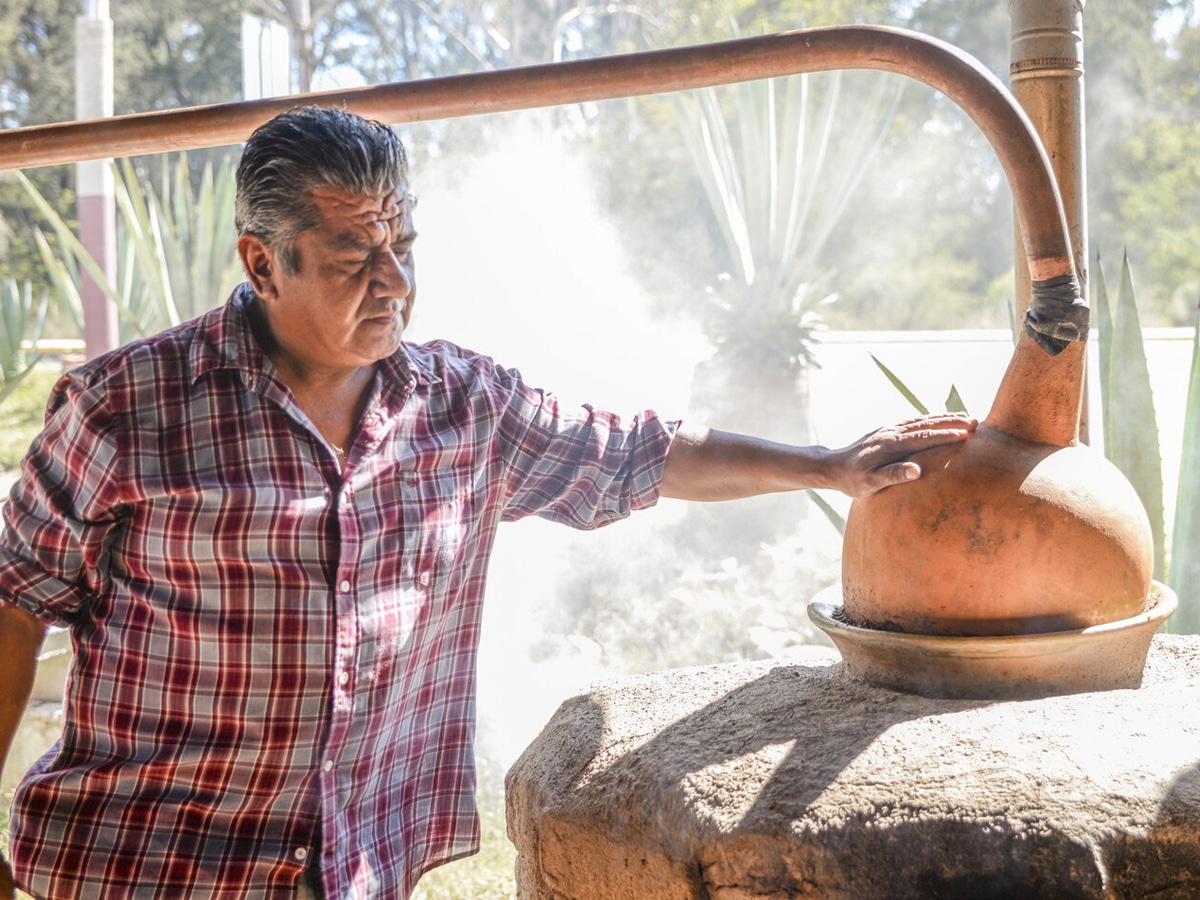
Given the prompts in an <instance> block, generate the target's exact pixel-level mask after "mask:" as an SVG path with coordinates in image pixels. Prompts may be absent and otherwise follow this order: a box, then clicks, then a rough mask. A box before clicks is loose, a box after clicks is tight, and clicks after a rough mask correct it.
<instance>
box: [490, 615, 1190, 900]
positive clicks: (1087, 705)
mask: <svg viewBox="0 0 1200 900" xmlns="http://www.w3.org/2000/svg"><path fill="white" fill-rule="evenodd" d="M1198 711H1200V637H1196V636H1186V637H1185V636H1158V637H1156V638H1155V640H1154V644H1153V646H1152V648H1151V653H1150V657H1149V660H1148V663H1147V668H1146V672H1145V676H1144V679H1143V683H1142V687H1141V688H1140V689H1138V690H1121V691H1108V692H1102V693H1088V694H1075V695H1070V696H1060V697H1050V698H1046V699H1041V700H1031V701H1020V702H1015V701H1010V702H985V701H968V700H932V699H926V698H922V697H917V696H912V695H908V694H901V693H895V692H893V691H890V690H888V689H886V688H879V687H873V686H871V685H868V684H865V683H863V682H861V681H859V680H857V679H856V678H854V677H853V676H851V675H850V674H849V673H848V672H847V671H846V670H845V667H844V665H843V664H841V663H840V662H837V661H836V657H832V658H831V657H828V656H825V657H823V658H819V657H814V658H813V659H811V660H804V661H802V662H800V663H795V662H792V661H787V662H781V661H767V662H757V663H746V664H735V665H725V666H715V667H709V668H696V669H684V670H677V671H672V672H664V673H658V674H654V675H646V676H639V677H634V678H629V679H624V680H621V681H618V682H614V683H610V684H605V685H601V686H599V687H597V688H595V689H594V690H592V691H591V693H588V694H586V695H584V696H579V697H575V698H573V699H571V700H569V701H567V702H566V703H564V704H563V706H562V707H561V708H560V709H559V710H558V712H557V713H556V714H555V715H554V717H553V718H552V719H551V721H550V723H549V724H548V725H547V726H546V728H545V730H544V731H543V732H542V734H541V735H540V736H539V737H538V738H537V739H536V740H535V741H534V742H533V744H532V745H531V746H530V747H529V748H528V749H527V750H526V752H525V753H524V754H523V755H522V756H521V758H520V759H519V760H518V761H517V762H516V764H515V765H514V766H513V768H512V770H511V771H510V772H509V775H508V783H507V794H508V830H509V836H510V837H511V838H512V840H513V842H514V843H515V844H516V846H517V850H518V854H519V855H518V859H517V887H518V894H519V896H520V897H522V898H523V900H590V898H597V900H599V898H605V900H635V898H636V900H643V898H650V897H653V898H662V900H749V898H763V897H767V898H795V897H820V898H838V900H842V898H845V900H851V898H853V900H873V898H892V900H898V898H922V900H926V898H941V897H946V898H950V897H953V898H972V900H986V898H1007V900H1011V898H1041V897H1046V898H1105V900H1109V898H1134V897H1139V898H1140V897H1155V898H1200V713H1198Z"/></svg>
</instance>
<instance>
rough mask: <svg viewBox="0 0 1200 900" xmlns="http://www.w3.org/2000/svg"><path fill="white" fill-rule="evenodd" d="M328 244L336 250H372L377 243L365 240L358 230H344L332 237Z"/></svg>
mask: <svg viewBox="0 0 1200 900" xmlns="http://www.w3.org/2000/svg"><path fill="white" fill-rule="evenodd" d="M328 246H329V247H331V248H332V249H334V250H370V249H372V247H374V246H375V245H374V244H369V243H367V242H366V241H364V240H363V239H362V234H361V233H360V232H358V231H343V232H340V233H338V234H335V235H334V236H333V237H331V238H330V239H329V241H328Z"/></svg>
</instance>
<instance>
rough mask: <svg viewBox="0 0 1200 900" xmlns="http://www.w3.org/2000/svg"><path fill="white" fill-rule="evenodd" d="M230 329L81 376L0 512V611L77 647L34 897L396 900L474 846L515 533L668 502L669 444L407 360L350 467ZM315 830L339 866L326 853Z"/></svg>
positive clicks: (428, 351) (49, 757)
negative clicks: (301, 885) (500, 533)
mask: <svg viewBox="0 0 1200 900" xmlns="http://www.w3.org/2000/svg"><path fill="white" fill-rule="evenodd" d="M251 296H252V295H251V294H250V293H249V290H248V288H247V287H246V286H243V287H241V288H239V289H238V290H237V291H235V292H234V295H233V297H231V299H230V301H229V302H228V303H227V304H226V305H225V306H223V307H221V308H219V309H216V310H214V311H212V312H210V313H208V314H206V315H204V316H202V317H201V318H200V319H198V320H196V321H195V322H192V323H189V324H186V325H183V326H180V327H178V328H174V329H172V330H170V331H167V332H164V333H163V334H160V335H157V336H155V337H152V338H149V339H146V340H143V341H140V342H137V343H135V344H132V345H130V346H128V347H126V348H123V349H122V350H119V351H117V352H115V353H112V354H109V355H106V356H104V357H101V358H99V359H97V360H95V361H92V362H90V363H88V364H87V365H84V366H83V367H81V368H79V369H77V370H75V371H73V372H71V373H69V374H67V375H65V376H64V377H63V379H62V380H61V381H60V382H59V384H58V386H57V387H56V389H55V391H54V393H53V395H52V396H51V399H50V403H49V406H48V409H47V414H46V428H45V431H44V432H43V433H42V435H41V436H40V437H38V438H37V440H36V441H35V442H34V443H33V445H32V447H31V449H30V452H29V456H28V457H27V459H26V461H25V464H24V469H23V474H22V478H21V480H20V481H19V482H18V483H17V485H16V486H15V487H14V488H13V492H12V495H11V498H10V501H9V503H8V504H7V505H6V506H5V508H4V519H5V528H4V532H3V538H2V540H0V602H4V603H8V604H16V605H17V606H20V607H21V608H23V609H25V610H28V611H29V612H31V613H33V614H34V615H36V616H38V617H39V618H41V619H42V620H43V621H45V622H47V623H57V624H61V625H66V626H68V627H69V628H70V630H71V634H72V638H73V644H74V648H75V657H74V667H73V670H72V672H71V675H70V679H69V681H68V686H67V690H66V714H65V726H64V729H63V734H62V738H61V740H60V742H59V743H57V744H56V745H55V746H54V747H53V748H52V749H51V750H50V751H49V752H48V753H47V754H46V755H45V756H44V757H43V758H42V759H41V760H40V761H39V762H38V763H37V764H36V765H35V766H34V767H33V769H32V770H31V771H30V772H29V774H28V775H27V776H26V778H25V780H24V781H23V782H22V784H21V786H20V787H19V789H18V791H17V794H16V797H15V799H14V802H13V815H12V823H11V824H12V838H11V855H12V863H13V867H14V869H15V871H16V875H17V881H18V884H19V885H20V886H22V887H23V888H24V889H25V890H27V891H29V892H30V893H32V894H34V895H36V896H42V897H100V896H103V897H124V896H130V897H133V896H137V897H153V898H160V897H175V896H187V897H189V898H204V897H228V898H234V897H236V898H256V897H263V898H265V897H291V896H292V895H293V893H294V891H295V886H296V882H297V880H298V879H299V878H300V876H301V874H302V872H303V871H304V869H305V867H306V866H308V865H309V863H310V862H311V861H312V860H311V854H313V853H320V854H321V855H320V866H321V870H322V872H323V878H324V885H325V890H326V893H327V895H328V896H329V897H337V898H366V897H386V898H395V897H405V896H407V895H408V894H409V892H410V891H411V889H412V887H413V885H414V884H415V883H416V880H417V878H418V877H419V876H420V875H421V873H423V872H425V871H427V870H428V869H430V868H432V867H434V866H436V865H439V864H441V863H445V862H447V861H449V860H452V859H456V858H459V857H462V856H466V855H469V854H471V853H473V852H475V851H476V850H477V849H478V840H479V824H478V818H477V816H476V813H475V803H474V788H475V774H474V756H473V751H472V742H473V738H474V728H475V699H474V698H475V653H476V647H477V641H478V636H479V623H480V611H481V604H482V599H483V592H484V578H485V573H486V568H487V559H488V555H489V552H490V550H491V547H492V543H493V539H494V536H495V531H496V527H497V525H498V524H499V523H500V522H501V521H505V520H513V519H518V518H521V517H522V516H526V515H529V514H537V515H540V516H543V517H546V518H550V519H554V520H557V521H561V522H564V523H567V524H570V525H573V526H575V527H578V528H592V527H596V526H599V525H603V524H605V523H607V522H610V521H613V520H616V519H619V518H621V517H623V516H625V515H626V514H627V513H628V512H629V511H630V510H632V509H636V508H639V507H644V506H647V505H650V504H652V503H654V501H655V500H656V498H657V496H658V489H659V483H660V480H661V475H662V468H663V460H664V458H665V455H666V451H667V448H668V446H669V443H670V439H671V435H672V433H673V425H671V424H668V423H665V422H663V421H661V420H659V419H658V418H657V417H656V416H655V415H653V414H652V413H646V414H643V415H642V416H640V417H638V418H635V419H633V420H631V421H629V422H626V423H622V422H621V421H620V420H618V419H617V418H615V417H614V416H612V415H609V414H607V413H603V412H600V411H596V410H592V409H591V408H588V407H584V408H583V409H571V410H566V409H560V408H559V406H558V405H557V402H556V400H555V398H554V397H553V396H552V395H547V394H543V393H541V392H539V391H536V390H533V389H531V388H529V387H527V386H526V385H525V384H524V383H523V382H522V381H521V378H520V376H519V375H518V374H517V373H516V372H514V371H512V370H506V369H504V368H501V367H500V366H498V365H496V364H495V363H493V362H492V361H491V360H489V359H487V358H485V357H481V356H476V355H473V354H471V353H468V352H466V351H463V350H461V349H459V348H456V347H454V346H451V345H449V344H445V343H440V342H438V343H432V344H429V345H424V346H414V345H408V344H406V345H405V346H404V347H403V348H402V349H401V350H400V351H399V352H397V353H396V354H395V355H394V356H393V357H391V358H389V359H387V360H384V361H383V362H381V363H380V364H379V366H378V375H377V377H376V380H375V386H374V390H373V394H372V396H371V398H370V400H369V402H368V404H367V408H366V412H365V413H364V415H363V418H362V421H361V425H360V430H359V432H358V434H357V437H356V439H355V443H354V445H353V447H352V448H351V449H350V451H349V452H350V456H349V465H348V468H347V469H346V471H345V473H344V475H343V474H342V473H341V472H339V469H338V465H337V462H336V458H335V456H334V453H333V451H332V449H331V448H330V446H329V445H328V444H327V443H326V442H325V441H324V440H323V439H322V438H321V436H320V435H319V433H318V432H317V431H316V430H315V428H314V427H313V426H312V425H311V423H310V422H309V421H308V419H307V418H306V417H305V415H304V413H303V412H301V410H300V409H299V408H298V407H297V405H296V403H295V402H294V400H293V399H292V396H291V394H290V393H289V391H288V389H287V388H286V387H285V386H284V385H283V383H282V382H281V381H280V380H279V378H278V376H277V374H276V373H275V370H274V368H273V367H272V365H271V364H270V362H269V361H268V360H267V359H266V358H265V357H264V356H263V354H262V352H261V351H260V349H259V347H258V345H257V344H256V342H255V340H254V338H253V336H252V333H251V331H250V329H249V326H248V322H247V318H246V315H245V312H244V307H245V304H246V303H248V302H250V297H251ZM318 823H319V824H320V832H319V833H320V835H321V841H320V844H321V845H320V846H319V847H315V846H314V841H315V835H316V834H317V833H318V832H317V825H318Z"/></svg>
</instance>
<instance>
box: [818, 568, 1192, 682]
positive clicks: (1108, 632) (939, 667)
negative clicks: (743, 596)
mask: <svg viewBox="0 0 1200 900" xmlns="http://www.w3.org/2000/svg"><path fill="white" fill-rule="evenodd" d="M1176 606H1178V599H1177V598H1176V596H1175V592H1174V591H1172V590H1171V589H1170V588H1168V587H1167V586H1166V585H1164V584H1161V583H1159V582H1157V581H1154V582H1151V585H1150V593H1149V595H1148V596H1147V601H1146V608H1145V610H1143V612H1141V613H1140V614H1139V615H1136V616H1133V617H1131V618H1128V619H1122V620H1121V621H1119V622H1110V623H1107V624H1104V625H1093V626H1089V627H1087V628H1080V629H1078V630H1071V631H1051V632H1043V633H1038V634H1007V635H997V636H995V637H988V636H983V637H951V636H946V635H925V634H908V633H905V632H901V631H883V630H880V629H875V628H864V627H862V626H858V625H852V624H849V623H848V622H847V621H845V618H844V616H843V607H842V602H841V586H840V585H837V586H835V587H834V588H830V589H828V590H825V591H822V592H821V593H820V594H818V595H817V596H816V597H814V598H813V600H812V601H810V602H809V604H808V615H809V618H811V619H812V620H813V622H814V623H816V625H817V626H818V627H819V628H820V629H821V630H822V631H824V632H825V633H826V634H828V635H829V636H830V638H832V639H833V643H834V644H835V645H836V646H837V648H838V650H839V651H840V652H841V654H842V658H843V660H845V662H846V665H847V667H848V668H849V669H850V671H851V672H853V673H854V674H855V675H857V676H859V677H860V678H863V679H864V680H866V681H869V682H872V683H873V684H879V685H883V686H884V687H890V688H893V689H895V690H898V691H904V692H906V693H910V694H920V695H922V696H924V697H952V698H960V699H972V700H1019V699H1030V698H1034V697H1047V696H1051V695H1054V694H1077V693H1083V692H1086V691H1111V690H1119V689H1123V688H1137V687H1140V686H1141V683H1142V669H1143V668H1144V666H1145V664H1146V654H1147V653H1149V651H1150V641H1151V639H1152V638H1153V637H1154V632H1155V631H1156V630H1157V629H1158V626H1159V625H1161V624H1162V623H1163V622H1164V621H1166V619H1167V617H1168V616H1170V615H1171V613H1173V612H1174V611H1175V607H1176Z"/></svg>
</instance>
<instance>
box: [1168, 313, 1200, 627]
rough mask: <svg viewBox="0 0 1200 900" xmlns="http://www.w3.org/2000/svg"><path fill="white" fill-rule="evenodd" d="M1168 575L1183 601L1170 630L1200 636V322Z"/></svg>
mask: <svg viewBox="0 0 1200 900" xmlns="http://www.w3.org/2000/svg"><path fill="white" fill-rule="evenodd" d="M1167 576H1168V577H1167V583H1168V584H1169V585H1170V586H1171V587H1172V588H1173V589H1174V590H1175V593H1176V594H1177V595H1178V597H1179V601H1180V605H1179V611H1178V612H1177V613H1175V616H1174V621H1173V622H1172V623H1171V629H1172V630H1173V631H1179V632H1183V633H1187V634H1195V633H1200V323H1197V328H1196V335H1195V337H1194V339H1193V341H1192V371H1191V376H1190V377H1189V379H1188V394H1187V408H1186V411H1185V412H1184V419H1183V455H1182V456H1181V457H1180V461H1179V489H1178V493H1177V494H1176V500H1175V524H1174V526H1173V528H1172V530H1171V567H1170V569H1168V572H1167Z"/></svg>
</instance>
